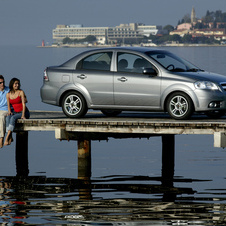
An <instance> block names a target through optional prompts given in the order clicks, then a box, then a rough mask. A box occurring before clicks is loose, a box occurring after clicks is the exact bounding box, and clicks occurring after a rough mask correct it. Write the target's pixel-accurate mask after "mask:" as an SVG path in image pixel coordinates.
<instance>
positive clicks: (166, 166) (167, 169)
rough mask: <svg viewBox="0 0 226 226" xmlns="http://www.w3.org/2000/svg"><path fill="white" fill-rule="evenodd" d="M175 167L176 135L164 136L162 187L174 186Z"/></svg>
mask: <svg viewBox="0 0 226 226" xmlns="http://www.w3.org/2000/svg"><path fill="white" fill-rule="evenodd" d="M174 166H175V135H174V134H166V135H162V185H163V186H169V187H172V186H173V177H174Z"/></svg>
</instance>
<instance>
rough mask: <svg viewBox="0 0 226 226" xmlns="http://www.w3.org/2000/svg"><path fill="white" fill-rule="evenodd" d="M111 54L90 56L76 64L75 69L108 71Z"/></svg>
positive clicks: (102, 53) (103, 53) (104, 53)
mask: <svg viewBox="0 0 226 226" xmlns="http://www.w3.org/2000/svg"><path fill="white" fill-rule="evenodd" d="M111 59H112V52H101V53H95V54H92V55H90V56H88V57H86V58H84V59H82V60H81V61H80V62H79V63H78V64H77V69H85V70H100V71H110V68H111Z"/></svg>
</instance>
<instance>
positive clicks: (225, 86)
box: [221, 82, 226, 91]
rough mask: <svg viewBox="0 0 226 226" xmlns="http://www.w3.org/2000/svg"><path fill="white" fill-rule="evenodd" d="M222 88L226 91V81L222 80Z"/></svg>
mask: <svg viewBox="0 0 226 226" xmlns="http://www.w3.org/2000/svg"><path fill="white" fill-rule="evenodd" d="M221 86H222V88H223V89H224V91H226V82H222V83H221Z"/></svg>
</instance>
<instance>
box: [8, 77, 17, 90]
mask: <svg viewBox="0 0 226 226" xmlns="http://www.w3.org/2000/svg"><path fill="white" fill-rule="evenodd" d="M15 82H19V89H20V79H18V78H12V79H11V80H10V82H9V89H10V91H13V84H14V83H15Z"/></svg>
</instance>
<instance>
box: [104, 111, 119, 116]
mask: <svg viewBox="0 0 226 226" xmlns="http://www.w3.org/2000/svg"><path fill="white" fill-rule="evenodd" d="M101 112H102V113H103V114H104V115H106V116H108V117H111V116H117V115H119V114H120V113H121V112H122V111H120V110H101Z"/></svg>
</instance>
